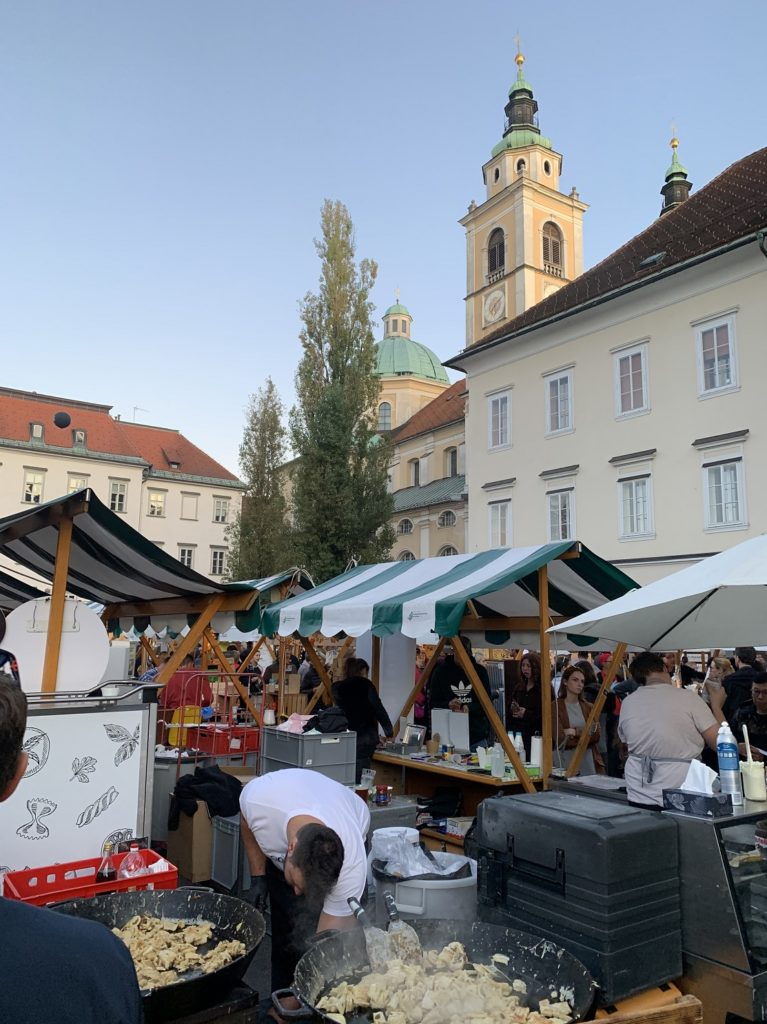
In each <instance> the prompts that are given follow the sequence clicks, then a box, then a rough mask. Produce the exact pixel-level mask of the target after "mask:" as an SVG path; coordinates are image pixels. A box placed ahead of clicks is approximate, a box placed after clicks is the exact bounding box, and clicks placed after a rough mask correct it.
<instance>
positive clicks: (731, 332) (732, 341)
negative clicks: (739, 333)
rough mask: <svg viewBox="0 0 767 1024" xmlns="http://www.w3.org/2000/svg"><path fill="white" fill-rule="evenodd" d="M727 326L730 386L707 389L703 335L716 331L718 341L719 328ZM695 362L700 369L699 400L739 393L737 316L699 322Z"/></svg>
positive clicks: (696, 332)
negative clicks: (736, 336) (717, 331)
mask: <svg viewBox="0 0 767 1024" xmlns="http://www.w3.org/2000/svg"><path fill="white" fill-rule="evenodd" d="M724 325H726V326H727V340H728V344H729V348H730V376H731V378H732V379H731V380H730V382H729V383H728V384H721V385H719V386H717V387H713V388H707V387H706V371H705V366H704V364H703V334H704V332H705V331H714V337H715V339H716V329H717V327H722V326H724ZM694 327H695V361H696V364H697V368H698V398H702V399H706V398H714V397H716V395H726V394H727V393H728V392H730V391H739V390H740V383H739V376H738V349H737V344H736V338H735V314H734V313H729V314H724V315H720V316H715V317H711V318H710V319H708V320H701V321H698V322H697V323H696V324H695V325H694Z"/></svg>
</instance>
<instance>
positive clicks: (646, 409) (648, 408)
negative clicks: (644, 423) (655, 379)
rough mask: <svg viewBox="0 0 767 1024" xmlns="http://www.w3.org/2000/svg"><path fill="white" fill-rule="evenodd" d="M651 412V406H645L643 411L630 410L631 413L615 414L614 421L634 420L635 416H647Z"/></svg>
mask: <svg viewBox="0 0 767 1024" xmlns="http://www.w3.org/2000/svg"><path fill="white" fill-rule="evenodd" d="M651 412H652V406H649V405H646V406H645V407H644V408H643V409H632V410H631V412H616V414H615V420H616V422H620V421H621V420H635V419H636V418H637V416H649V414H650V413H651Z"/></svg>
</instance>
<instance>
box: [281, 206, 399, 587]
mask: <svg viewBox="0 0 767 1024" xmlns="http://www.w3.org/2000/svg"><path fill="white" fill-rule="evenodd" d="M315 247H316V249H317V255H318V256H319V258H320V261H321V271H320V281H319V290H318V291H317V293H316V294H315V293H312V292H309V293H308V294H307V295H306V296H305V298H304V299H303V301H302V302H301V306H300V309H301V320H302V321H303V328H302V330H301V336H300V337H301V344H302V346H303V357H302V359H301V362H300V363H299V366H298V370H297V372H296V391H297V399H298V404H297V406H296V407H295V408H294V409H293V411H292V414H291V435H292V440H293V449H294V452H295V455H296V456H297V459H298V462H297V465H296V471H295V475H294V478H293V492H292V506H293V508H292V511H293V523H294V527H295V540H296V545H297V548H298V550H299V552H300V560H301V563H302V564H304V565H305V566H306V567H307V568H308V569H309V571H310V572H311V573H312V575H313V576H314V578H315V580H316V581H317V582H321V581H323V580H326V579H329V578H330V577H331V576H334V575H336V574H337V573H339V572H343V571H344V569H345V568H346V567H347V565H348V564H349V562H350V561H351V560H352V559H354V560H356V561H358V562H376V561H382V560H384V559H386V558H387V557H388V554H389V549H390V548H391V546H392V543H393V541H394V534H393V531H392V529H391V527H390V526H389V522H388V520H389V517H390V516H391V513H392V508H393V504H392V499H391V496H390V494H389V493H388V489H387V477H388V464H389V457H390V451H389V446H388V445H387V444H386V443H385V442H383V441H382V440H381V439H380V438H379V437H378V435H377V433H376V429H375V428H376V420H375V412H376V408H377V404H378V395H379V389H380V382H379V380H378V378H377V376H376V374H375V344H374V340H373V329H372V325H371V314H372V311H373V304H372V303H371V302H370V291H371V289H372V287H373V284H374V282H375V279H376V274H377V272H378V268H377V266H376V264H375V263H374V262H373V261H372V260H367V259H364V260H361V261H360V263H359V265H357V263H356V262H355V243H354V226H353V224H352V220H351V217H350V216H349V212H348V210H347V209H346V207H345V206H344V205H343V204H342V203H340V202H331V201H330V200H326V201H325V203H324V204H323V207H322V237H321V238H319V239H316V240H315Z"/></svg>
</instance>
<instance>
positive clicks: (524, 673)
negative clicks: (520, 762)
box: [509, 651, 543, 760]
mask: <svg viewBox="0 0 767 1024" xmlns="http://www.w3.org/2000/svg"><path fill="white" fill-rule="evenodd" d="M519 677H520V678H519V682H518V683H517V685H516V686H515V687H514V690H513V692H512V694H511V705H510V708H509V710H510V713H511V718H510V724H509V728H510V730H511V731H512V732H521V733H522V739H523V740H524V743H525V754H526V756H527V759H528V760H529V759H530V741H531V739H532V738H533V736H535V734H536V733H540V731H541V721H542V718H543V714H542V710H541V659H540V657H539V656H538V655H537V654H536V653H535V652H534V651H527V653H526V654H523V655H522V660H521V661H520V663H519Z"/></svg>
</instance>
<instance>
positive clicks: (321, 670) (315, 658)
mask: <svg viewBox="0 0 767 1024" xmlns="http://www.w3.org/2000/svg"><path fill="white" fill-rule="evenodd" d="M304 650H305V651H306V653H307V656H308V658H309V661H310V662H311V663H312V665H313V666H314V667H315V668H316V670H317V675H318V676H319V677H320V681H321V682H322V685H323V687H324V689H325V693H326V694H327V697H328V700H329V701H330V703H331V704H332V703H333V690H332V688H331V684H330V676H329V675H328V673H327V670H326V668H325V666H324V665H323V663H322V659H321V658H320V656H319V655H318V654H317V651H316V649H315V647H314V644H313V643H312V642H311V640H310V639H309V637H308V636H307V637H304ZM319 699H320V688H319V687H317V692H316V693H315V694H314V696H313V697H312V699H311V700H310V701H309V703H308V704H307V705H306V711H305V714H309V712H310V711H314V709H315V707H316V706H317V701H318V700H319Z"/></svg>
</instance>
